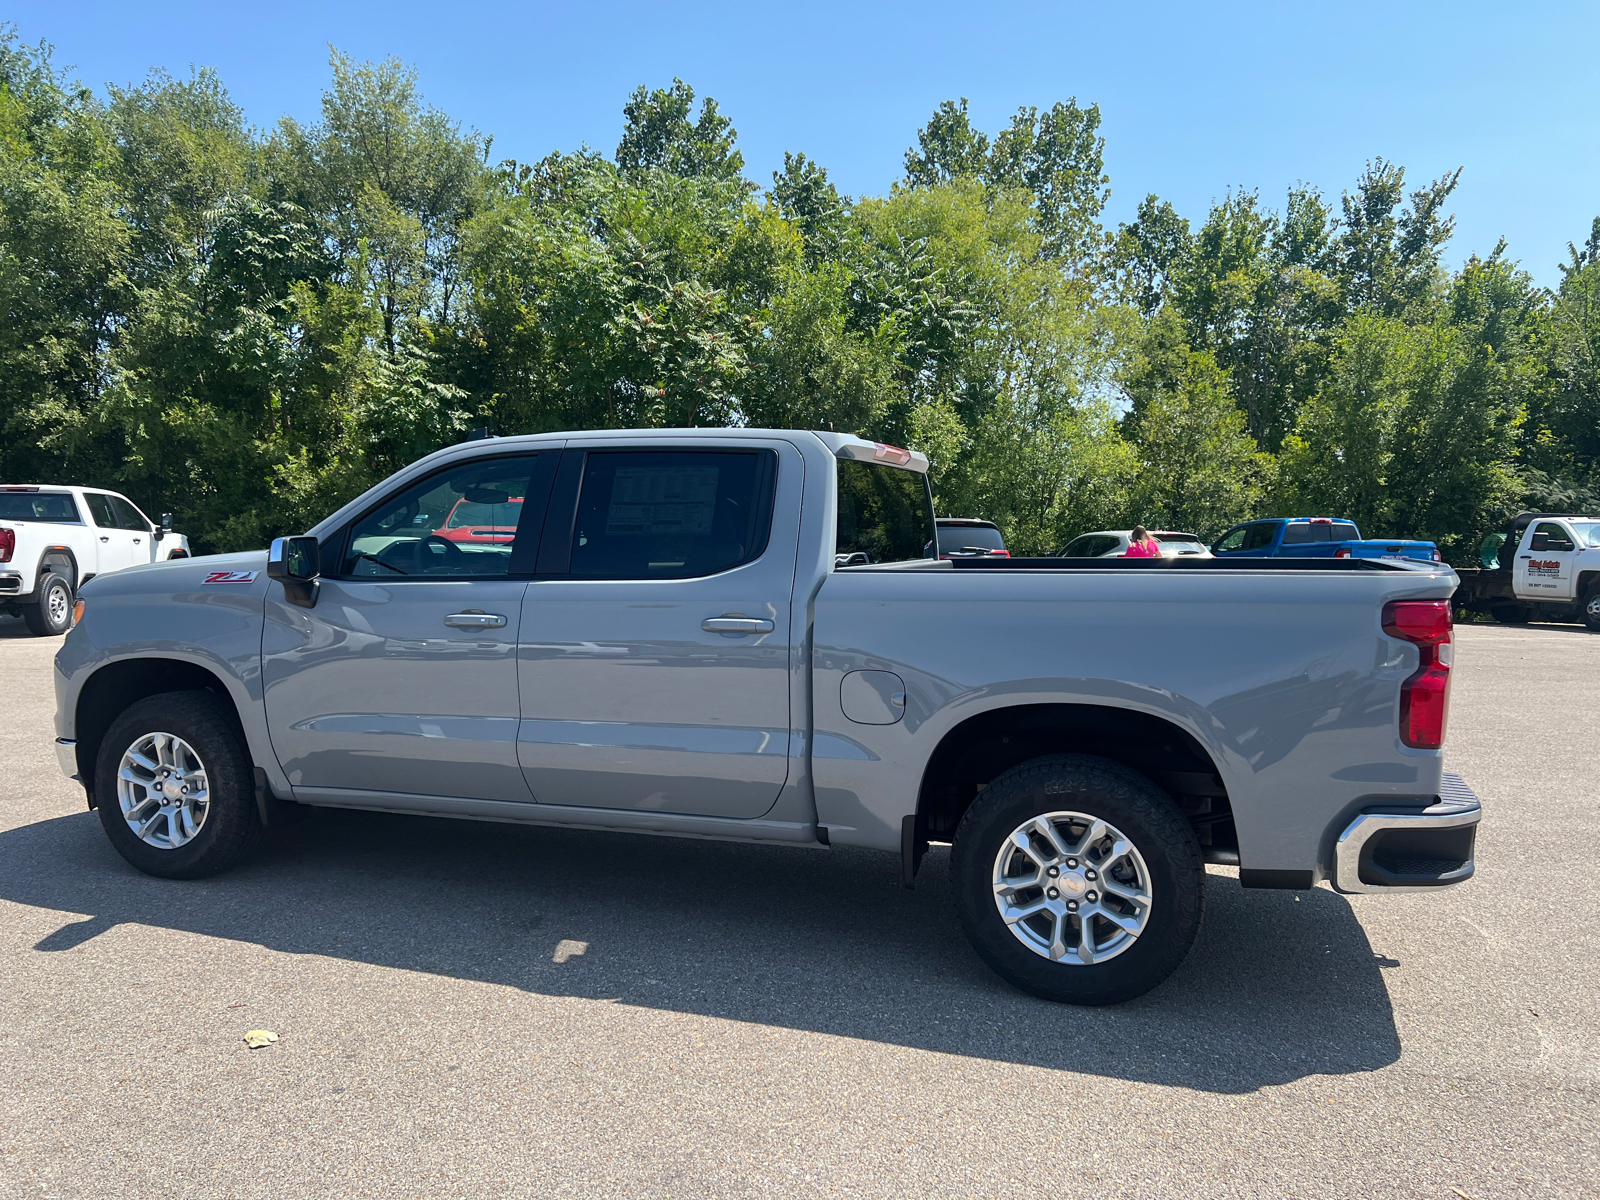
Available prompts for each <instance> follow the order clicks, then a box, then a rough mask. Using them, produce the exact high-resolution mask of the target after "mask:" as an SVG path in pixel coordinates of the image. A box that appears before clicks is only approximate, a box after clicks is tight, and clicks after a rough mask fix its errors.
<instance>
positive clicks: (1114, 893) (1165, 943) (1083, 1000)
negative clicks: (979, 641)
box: [951, 754, 1206, 1004]
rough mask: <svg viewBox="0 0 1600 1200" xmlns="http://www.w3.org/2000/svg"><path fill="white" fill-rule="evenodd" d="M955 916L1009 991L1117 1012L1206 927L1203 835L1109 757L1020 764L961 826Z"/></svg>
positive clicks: (1171, 966)
mask: <svg viewBox="0 0 1600 1200" xmlns="http://www.w3.org/2000/svg"><path fill="white" fill-rule="evenodd" d="M951 866H952V869H953V873H954V882H955V895H956V908H957V911H958V913H959V914H960V917H961V924H962V927H963V928H964V929H965V931H966V934H967V937H968V939H969V940H970V941H971V942H972V945H973V948H974V949H975V950H976V951H977V952H978V955H979V957H981V958H982V959H983V960H984V961H985V962H986V963H988V964H989V966H990V967H991V968H993V969H994V971H995V972H996V973H997V974H998V975H1000V976H1001V977H1002V978H1003V979H1005V980H1006V981H1008V982H1009V983H1011V984H1013V985H1015V986H1016V987H1019V988H1021V989H1022V990H1023V991H1025V992H1031V993H1032V994H1033V995H1035V996H1041V997H1043V998H1044V999H1046V1000H1058V1001H1063V1002H1066V1003H1068V1004H1117V1003H1120V1002H1121V1001H1123V1000H1131V999H1132V998H1133V997H1135V996H1140V995H1143V994H1144V993H1145V992H1147V991H1149V990H1150V989H1151V988H1153V987H1155V986H1156V985H1157V984H1159V983H1160V982H1161V981H1162V980H1164V979H1166V977H1167V976H1168V975H1170V974H1172V972H1173V971H1174V970H1176V969H1177V966H1178V964H1179V963H1181V962H1182V961H1183V959H1184V956H1185V955H1187V954H1188V952H1189V947H1190V946H1192V945H1193V944H1194V939H1195V936H1196V935H1197V934H1198V933H1199V931H1200V917H1201V913H1202V911H1203V909H1204V907H1205V879H1206V872H1205V865H1204V862H1203V860H1202V858H1201V854H1200V844H1199V842H1198V841H1197V840H1196V838H1195V835H1194V830H1193V829H1192V828H1191V827H1190V825H1189V822H1188V821H1187V820H1186V819H1185V818H1184V816H1183V814H1182V813H1181V812H1180V811H1179V810H1178V808H1177V806H1176V805H1175V804H1173V802H1172V800H1171V798H1170V797H1168V796H1167V795H1166V793H1165V792H1163V791H1162V790H1161V789H1160V788H1158V787H1156V785H1155V784H1153V783H1151V782H1150V780H1148V779H1146V778H1145V777H1144V776H1143V775H1140V774H1139V773H1138V772H1136V771H1133V770H1130V769H1129V768H1127V767H1124V766H1122V765H1121V764H1119V763H1114V762H1111V761H1110V760H1109V759H1104V758H1097V757H1094V756H1092V755H1087V754H1053V755H1049V756H1047V757H1044V758H1036V759H1034V760H1032V761H1031V762H1026V763H1023V764H1021V765H1020V766H1017V767H1013V768H1012V769H1011V770H1009V771H1007V772H1006V773H1005V774H1003V775H1001V776H1000V777H999V778H998V779H996V780H995V781H994V782H993V783H991V784H990V785H989V786H988V787H987V788H985V789H984V790H983V792H982V794H981V795H979V797H978V799H977V800H976V801H974V802H973V804H972V807H971V808H969V809H968V810H967V812H966V814H965V815H964V816H963V817H962V819H961V824H960V826H959V828H958V829H957V831H956V839H955V848H954V851H953V854H952V859H951Z"/></svg>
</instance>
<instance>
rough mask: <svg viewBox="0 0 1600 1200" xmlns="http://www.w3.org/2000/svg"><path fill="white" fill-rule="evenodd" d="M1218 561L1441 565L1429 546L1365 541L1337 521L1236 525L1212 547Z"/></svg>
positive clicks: (1349, 523) (1305, 519)
mask: <svg viewBox="0 0 1600 1200" xmlns="http://www.w3.org/2000/svg"><path fill="white" fill-rule="evenodd" d="M1211 553H1212V554H1215V555H1216V556H1217V557H1218V558H1237V557H1244V558H1383V559H1389V560H1390V561H1392V562H1402V563H1403V562H1404V561H1406V560H1410V561H1412V562H1425V563H1436V562H1441V561H1443V560H1442V559H1441V557H1440V555H1439V548H1438V547H1437V546H1435V545H1434V544H1433V543H1432V542H1410V541H1403V540H1400V539H1398V538H1396V539H1394V540H1392V541H1382V540H1379V541H1368V540H1366V539H1364V538H1363V537H1362V536H1361V531H1360V530H1359V529H1357V528H1356V526H1355V522H1353V521H1346V520H1343V519H1341V518H1339V517H1273V518H1272V519H1270V520H1265V521H1250V522H1247V523H1246V524H1243V525H1235V526H1234V527H1233V528H1232V529H1230V530H1228V531H1227V532H1226V533H1224V534H1223V535H1222V536H1221V537H1219V538H1218V539H1217V540H1216V541H1215V542H1213V543H1212V545H1211Z"/></svg>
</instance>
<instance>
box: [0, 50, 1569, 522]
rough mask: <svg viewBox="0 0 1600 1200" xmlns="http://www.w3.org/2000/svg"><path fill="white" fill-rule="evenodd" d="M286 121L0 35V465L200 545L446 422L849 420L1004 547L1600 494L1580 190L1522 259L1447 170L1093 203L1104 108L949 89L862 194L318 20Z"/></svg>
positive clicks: (396, 455)
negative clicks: (1112, 222) (473, 112)
mask: <svg viewBox="0 0 1600 1200" xmlns="http://www.w3.org/2000/svg"><path fill="white" fill-rule="evenodd" d="M332 70H333V78H332V83H331V85H330V87H329V89H328V91H327V93H326V94H325V95H324V96H323V99H322V116H321V120H320V121H318V122H317V123H316V124H314V125H310V126H305V125H301V124H298V123H296V122H294V121H290V120H284V121H282V122H280V123H279V124H278V125H277V127H276V128H274V129H272V130H270V131H264V132H263V131H257V130H253V129H251V128H249V127H247V126H246V124H245V122H244V119H243V115H242V113H241V112H240V111H239V109H238V108H237V107H236V106H235V105H234V104H233V103H232V102H231V101H230V100H229V98H228V94H227V92H226V91H225V89H224V88H223V86H222V84H221V82H220V80H219V79H218V78H217V77H216V75H215V74H214V73H212V72H210V71H206V70H201V71H197V72H194V73H193V74H192V75H191V76H190V77H189V78H187V79H177V78H173V77H172V76H169V75H167V74H165V73H161V72H157V73H154V74H152V75H151V76H150V78H149V79H148V80H147V81H146V82H144V83H143V84H141V85H139V86H137V87H131V88H126V89H123V88H115V87H113V88H110V89H108V91H107V94H106V95H105V96H104V97H99V96H96V95H95V94H94V93H92V92H90V91H89V90H87V89H84V88H82V87H79V86H77V85H76V84H74V83H72V82H71V81H69V80H68V79H67V78H66V77H65V76H64V75H63V74H62V73H61V72H60V71H58V70H57V69H56V68H55V67H54V66H53V65H52V62H51V59H50V55H49V52H48V48H47V47H44V46H40V47H39V48H37V49H29V48H25V47H22V46H20V45H19V44H18V43H17V41H16V39H15V35H14V31H11V32H9V33H3V34H0V302H3V304H4V308H5V320H4V322H3V323H0V362H3V366H0V436H3V441H0V464H3V465H0V475H3V476H4V477H5V478H7V479H12V480H18V479H25V478H26V479H33V480H47V481H48V480H60V481H81V482H93V483H99V484H105V485H111V486H116V487H119V488H121V489H122V490H125V491H127V492H128V493H129V494H130V495H132V496H133V497H134V498H135V499H136V500H138V501H139V502H140V503H141V504H143V505H145V506H146V507H147V508H148V509H150V510H152V511H159V510H171V511H173V512H175V513H176V514H177V516H178V519H179V521H180V523H181V527H182V528H184V529H185V530H186V531H188V532H189V533H190V534H191V536H192V537H193V538H194V540H195V542H196V543H197V544H198V545H199V546H200V547H202V548H205V549H218V550H220V549H231V548H237V547H249V546H259V545H261V544H262V543H263V541H264V539H265V538H267V537H269V536H271V535H273V534H275V533H282V532H293V531H298V530H299V529H301V528H303V527H305V526H307V525H309V524H311V523H312V522H314V521H315V520H317V519H318V518H319V517H321V516H322V515H324V514H325V513H327V512H328V511H330V510H331V509H332V508H333V507H334V506H336V505H337V504H339V503H340V502H342V501H343V500H345V499H347V498H349V497H350V496H352V495H354V494H356V493H358V492H359V491H361V490H362V489H364V488H365V487H367V486H369V485H370V484H371V483H372V482H374V481H375V480H377V479H379V478H381V477H382V476H383V475H385V474H386V473H388V472H389V471H391V470H393V469H395V468H396V467H398V466H401V465H403V464H404V463H406V462H409V461H411V460H413V459H415V458H416V457H418V456H419V455H422V454H424V453H426V452H428V451H430V450H432V449H434V448H436V447H438V446H441V445H445V444H448V443H450V442H453V441H457V440H459V439H461V438H462V437H464V436H465V435H466V432H467V431H468V430H469V429H471V428H474V427H478V426H487V427H488V428H489V429H491V430H492V431H493V432H495V433H500V434H509V433H519V432H531V431H543V430H558V429H570V428H593V427H628V426H665V425H702V426H704V425H719V424H745V425H756V426H801V427H817V428H831V429H840V430H851V431H856V432H860V433H863V434H865V435H867V436H870V437H873V438H877V439H879V440H882V441H889V442H894V443H898V444H909V445H913V446H916V447H919V448H921V449H923V450H925V451H927V452H928V453H929V455H930V456H931V457H932V458H933V460H934V462H935V464H936V471H937V473H936V480H937V482H936V488H937V492H938V500H939V506H940V510H941V511H944V512H954V513H958V514H962V515H978V516H985V517H990V518H992V519H994V520H996V521H998V522H999V523H1000V524H1001V525H1002V527H1003V528H1004V529H1005V531H1006V533H1007V535H1008V537H1009V538H1010V539H1011V541H1012V543H1013V545H1014V546H1016V547H1017V548H1019V549H1021V550H1024V551H1049V550H1053V549H1055V548H1056V547H1059V546H1060V545H1061V544H1062V543H1063V542H1064V541H1065V540H1066V539H1067V538H1068V537H1070V536H1071V535H1073V534H1074V533H1076V532H1079V531H1081V530H1084V529H1090V528H1100V527H1113V528H1116V527H1126V526H1128V525H1131V524H1133V523H1134V522H1135V521H1143V522H1144V523H1145V524H1147V525H1152V526H1157V527H1163V526H1165V527H1173V528H1181V529H1192V530H1195V531H1197V532H1200V533H1202V534H1207V535H1209V534H1213V533H1215V532H1217V531H1218V530H1220V529H1221V528H1222V527H1224V526H1225V525H1227V524H1229V523H1231V522H1233V521H1236V520H1240V519H1244V518H1247V517H1250V516H1253V515H1257V514H1261V513H1267V512H1279V513H1288V512H1300V513H1307V512H1321V513H1337V514H1340V515H1348V516H1351V517H1354V518H1355V519H1356V520H1357V521H1358V522H1360V523H1361V524H1362V525H1363V526H1364V527H1365V528H1367V529H1369V530H1371V531H1372V532H1373V533H1376V534H1389V535H1410V536H1416V537H1426V538H1434V539H1437V540H1440V541H1442V542H1444V543H1445V545H1446V546H1447V548H1449V549H1451V550H1453V551H1454V552H1456V553H1457V554H1462V553H1464V552H1466V551H1468V550H1469V549H1470V547H1471V546H1472V545H1474V544H1475V541H1476V538H1477V537H1478V535H1479V534H1480V533H1481V532H1482V531H1483V530H1484V529H1486V528H1488V527H1489V526H1491V525H1492V524H1493V523H1495V522H1496V521H1497V520H1499V519H1500V517H1502V516H1503V515H1504V513H1505V512H1506V511H1508V510H1510V509H1515V508H1516V507H1518V506H1519V505H1522V504H1542V505H1550V506H1553V507H1557V508H1573V507H1578V506H1582V505H1593V504H1594V503H1595V501H1596V500H1597V499H1600V497H1597V496H1596V493H1595V491H1593V490H1591V489H1596V488H1600V471H1597V468H1596V461H1597V452H1600V373H1597V364H1596V349H1597V343H1600V220H1597V222H1596V225H1595V228H1594V231H1593V232H1592V233H1591V234H1590V236H1589V238H1588V241H1587V242H1586V243H1585V244H1584V246H1583V247H1582V248H1581V249H1577V248H1575V249H1574V250H1573V251H1572V256H1571V261H1570V262H1569V263H1568V264H1567V265H1565V266H1564V267H1563V268H1562V272H1563V279H1562V283H1561V286H1560V288H1559V289H1557V290H1556V291H1555V292H1553V293H1552V292H1549V291H1545V290H1541V289H1539V288H1537V287H1535V286H1534V284H1533V282H1532V280H1531V279H1530V278H1529V276H1528V275H1527V274H1526V273H1524V272H1522V271H1521V270H1519V269H1518V268H1517V266H1516V264H1515V263H1513V262H1512V261H1510V260H1509V259H1508V258H1507V257H1506V255H1505V249H1504V246H1503V245H1502V246H1499V247H1496V248H1495V249H1494V250H1493V251H1492V252H1491V253H1490V254H1489V255H1488V256H1487V257H1483V258H1478V257H1474V258H1472V259H1470V260H1469V261H1468V262H1467V264H1466V266H1464V267H1463V268H1462V269H1461V270H1460V271H1459V272H1456V273H1454V274H1452V273H1450V272H1448V271H1446V270H1444V269H1443V268H1442V267H1441V264H1440V254H1441V251H1442V249H1443V248H1444V246H1445V244H1446V243H1447V241H1448V239H1449V238H1450V235H1451V220H1450V218H1449V217H1448V216H1447V215H1446V204H1447V202H1448V198H1449V196H1450V194H1451V192H1452V190H1453V189H1454V188H1455V186H1456V182H1457V176H1456V175H1451V176H1448V177H1446V178H1444V179H1441V180H1437V181H1435V182H1433V183H1431V184H1429V185H1427V186H1425V187H1422V188H1420V189H1418V190H1414V191H1410V192H1407V190H1406V187H1405V181H1404V174H1403V172H1402V170H1401V169H1400V168H1399V167H1397V166H1394V165H1393V164H1390V163H1387V162H1383V161H1381V160H1380V161H1376V162H1373V163H1371V164H1369V165H1368V167H1367V169H1366V171H1365V172H1364V173H1363V174H1362V175H1361V176H1360V178H1359V179H1357V180H1356V182H1355V185H1354V187H1353V188H1352V189H1351V190H1350V191H1348V192H1346V193H1345V194H1344V195H1343V196H1342V198H1341V200H1340V201H1339V202H1338V203H1337V204H1334V203H1331V202H1329V201H1328V200H1326V199H1325V198H1324V197H1323V196H1322V195H1321V194H1320V193H1318V192H1317V191H1315V190H1314V189H1310V188H1302V189H1297V190H1295V191H1292V192H1290V193H1289V195H1288V196H1287V198H1286V200H1285V203H1284V205H1283V207H1282V208H1281V209H1280V210H1274V209H1272V208H1270V207H1269V206H1267V205H1264V204H1263V203H1262V201H1261V199H1260V197H1259V196H1258V195H1257V194H1255V193H1253V192H1245V191H1240V192H1236V193H1232V194H1230V195H1229V196H1227V197H1226V198H1225V199H1224V200H1223V201H1222V202H1220V203H1219V204H1217V205H1216V206H1215V207H1214V208H1213V209H1212V210H1211V212H1210V213H1209V214H1208V215H1207V216H1206V219H1205V221H1204V223H1203V224H1201V225H1200V226H1199V228H1193V227H1191V225H1190V223H1189V222H1188V221H1187V220H1185V219H1184V218H1183V217H1181V216H1180V215H1179V214H1178V213H1177V212H1176V211H1174V209H1173V208H1172V206H1171V205H1170V204H1167V203H1164V202H1162V201H1160V200H1159V199H1157V198H1156V197H1154V196H1152V197H1150V198H1148V199H1147V200H1146V201H1145V202H1144V203H1143V204H1142V205H1140V207H1139V210H1138V215H1137V218H1136V219H1135V220H1134V221H1133V222H1132V223H1131V224H1128V225H1124V226H1122V227H1121V228H1119V229H1117V230H1115V231H1111V230H1108V229H1107V228H1106V227H1105V225H1104V223H1103V222H1102V220H1101V214H1102V211H1103V209H1104V206H1105V204H1106V201H1107V198H1108V196H1109V190H1108V179H1107V176H1106V174H1105V170H1104V166H1103V161H1102V157H1103V147H1104V143H1103V140H1102V138H1101V137H1100V134H1099V123H1100V114H1099V111H1098V109H1097V108H1095V107H1094V106H1089V107H1086V108H1085V107H1080V106H1079V105H1078V104H1077V103H1076V102H1075V101H1067V102H1065V103H1061V104H1056V105H1055V106H1054V107H1052V108H1050V109H1048V110H1044V111H1039V110H1035V109H1032V108H1026V109H1023V110H1021V111H1020V112H1018V113H1017V114H1016V116H1014V117H1013V118H1012V120H1011V122H1010V124H1009V125H1007V126H1006V128H1005V129H1003V130H1001V131H1000V132H999V133H998V134H996V135H995V136H994V137H993V138H992V139H991V138H990V137H988V136H986V135H985V134H983V133H982V132H980V131H978V130H975V129H974V128H973V127H972V125H971V122H970V121H969V119H968V115H967V109H966V102H965V101H962V102H961V103H959V104H956V103H949V102H947V103H945V104H943V105H941V106H940V108H939V110H938V111H937V112H936V113H934V114H933V116H932V118H931V119H930V120H929V122H928V124H927V126H926V127H925V128H923V129H922V130H921V131H919V132H918V134H917V135H916V143H917V144H916V145H915V146H914V147H912V148H911V149H910V150H909V151H908V152H907V154H906V156H905V175H904V179H903V181H902V182H901V183H900V184H897V185H896V186H895V187H894V188H893V189H892V190H891V192H890V194H889V195H888V196H883V197H861V198H851V197H849V196H845V195H842V194H841V193H840V192H839V191H838V190H837V189H836V188H835V186H834V185H833V184H832V183H830V182H829V180H828V175H827V172H826V170H825V169H824V168H823V167H821V166H819V165H818V164H816V163H815V162H813V161H811V160H810V159H808V158H807V157H806V156H805V155H803V154H793V155H786V156H785V163H784V169H783V170H782V171H780V172H777V173H775V174H774V176H773V178H772V183H771V186H770V187H766V188H762V187H758V186H757V185H756V184H755V183H753V182H751V181H750V180H749V179H748V178H747V177H746V175H745V171H744V161H743V158H742V156H741V154H740V152H739V150H738V148H737V135H736V134H735V131H734V128H733V126H732V124H731V122H730V120H729V119H728V117H726V116H725V115H724V114H723V113H722V112H721V111H720V110H719V109H718V107H717V105H716V103H715V102H714V101H712V100H710V99H705V100H704V101H702V102H701V103H699V104H698V106H697V104H696V98H695V94H694V92H693V90H692V89H690V88H689V87H688V86H687V85H685V84H684V83H682V82H680V81H676V80H675V81H674V82H673V84H672V86H671V87H670V88H666V89H663V90H656V91H650V90H647V89H645V88H643V87H641V88H640V89H639V90H638V91H636V92H635V93H634V94H633V96H632V97H631V98H629V100H628V101H627V104H626V105H625V107H624V109H623V133H622V139H621V142H620V144H619V145H618V146H617V148H616V151H615V153H614V154H613V155H612V156H611V157H609V158H607V157H606V156H604V155H602V154H598V153H594V152H592V151H590V150H588V149H587V148H585V149H581V150H578V151H576V152H574V153H570V154H569V153H555V154H551V155H550V156H549V157H547V158H545V159H543V160H542V161H540V162H537V163H529V164H524V163H516V162H509V161H504V162H496V161H495V160H494V158H493V156H492V154H491V148H490V140H489V138H487V137H485V136H482V135H479V134H477V133H474V132H470V131H463V130H462V129H461V127H460V126H459V125H458V124H457V123H456V122H454V121H451V120H450V119H449V118H448V117H447V116H446V115H445V114H443V113H440V112H439V111H437V110H436V109H433V108H429V107H428V106H427V105H426V104H424V102H423V101H422V99H421V97H420V95H419V94H418V91H417V81H416V77H415V74H414V72H412V71H410V70H408V69H406V68H405V67H403V66H401V65H400V64H398V63H396V62H392V61H391V62H385V63H380V64H371V63H356V62H352V61H350V60H349V59H347V58H345V57H343V56H341V55H338V54H335V55H334V57H333V60H332Z"/></svg>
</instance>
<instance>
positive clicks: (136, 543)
mask: <svg viewBox="0 0 1600 1200" xmlns="http://www.w3.org/2000/svg"><path fill="white" fill-rule="evenodd" d="M133 544H134V545H135V546H137V545H138V544H139V539H138V538H134V539H133Z"/></svg>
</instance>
